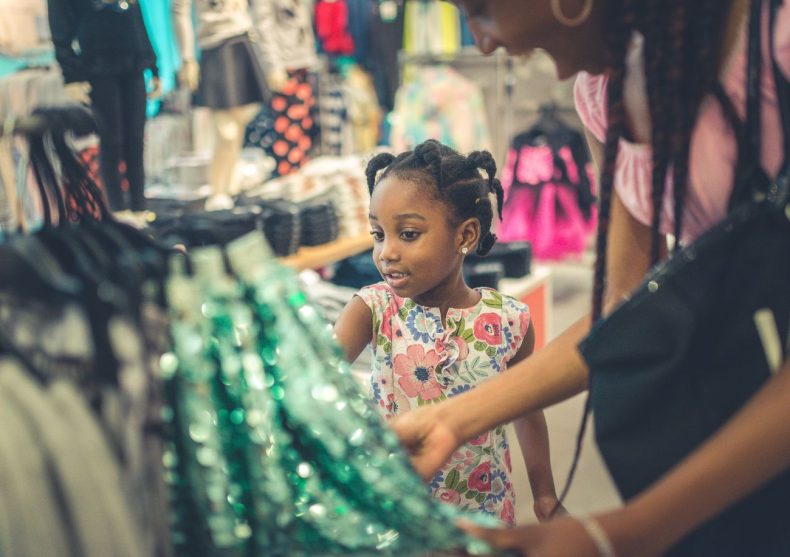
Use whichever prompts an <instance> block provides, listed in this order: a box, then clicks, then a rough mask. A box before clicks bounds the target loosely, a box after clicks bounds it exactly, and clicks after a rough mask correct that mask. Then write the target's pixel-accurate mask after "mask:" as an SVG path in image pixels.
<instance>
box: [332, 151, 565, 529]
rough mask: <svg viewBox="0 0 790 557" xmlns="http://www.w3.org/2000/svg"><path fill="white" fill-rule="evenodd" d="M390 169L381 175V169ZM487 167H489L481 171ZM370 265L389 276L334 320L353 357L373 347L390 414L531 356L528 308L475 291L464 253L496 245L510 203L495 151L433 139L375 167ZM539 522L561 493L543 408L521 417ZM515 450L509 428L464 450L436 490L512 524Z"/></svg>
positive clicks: (375, 382)
mask: <svg viewBox="0 0 790 557" xmlns="http://www.w3.org/2000/svg"><path fill="white" fill-rule="evenodd" d="M382 170H383V172H381V175H380V176H379V172H380V171H382ZM480 170H483V171H485V174H486V177H485V178H484V177H483V176H482V175H481V173H480ZM366 174H367V178H368V187H369V188H370V192H371V204H370V225H371V228H372V232H371V234H372V235H373V238H374V239H375V247H374V248H373V260H374V262H375V264H376V267H377V268H378V270H379V272H380V273H381V276H382V277H383V278H384V281H383V282H380V283H378V284H375V285H373V286H369V287H366V288H363V289H362V290H361V291H360V292H359V293H358V294H357V296H355V297H354V298H353V299H352V300H351V302H349V304H348V306H347V307H346V309H345V310H344V312H343V314H342V315H341V317H340V319H339V320H338V322H337V324H336V326H335V332H336V333H337V337H338V339H339V342H340V345H341V346H342V347H343V349H344V351H345V356H346V358H347V359H348V360H349V361H353V360H355V359H356V358H357V356H359V354H360V352H361V351H362V350H363V349H364V348H365V346H366V345H368V344H370V345H372V346H373V350H374V362H373V372H372V376H371V384H372V387H373V396H374V398H375V401H376V403H377V404H378V406H379V408H380V410H381V412H382V413H383V415H384V416H385V417H386V418H387V419H389V418H392V417H394V416H396V415H397V414H401V413H404V412H408V411H409V410H412V409H414V408H417V407H418V406H423V405H426V404H433V403H436V402H439V401H442V400H445V399H447V398H448V397H453V396H455V395H457V394H460V393H462V392H464V391H467V390H469V389H472V388H474V387H475V386H476V385H477V384H479V383H481V382H483V381H485V380H486V379H488V378H490V377H492V376H495V375H497V374H499V373H502V372H504V371H505V370H506V369H507V367H508V365H509V364H513V363H516V362H518V361H520V360H522V359H524V358H526V357H527V356H529V355H530V354H531V353H532V349H533V347H534V343H535V337H534V330H533V327H532V325H531V323H530V319H529V309H528V308H527V306H526V305H524V304H522V303H520V302H517V301H516V300H514V299H512V298H508V297H506V296H503V295H502V294H500V293H499V292H497V291H496V290H492V289H488V288H481V289H472V288H469V287H468V286H467V285H466V283H465V282H464V277H463V274H462V272H461V270H462V264H463V260H464V256H466V255H467V254H469V253H470V252H472V251H473V250H476V252H477V253H478V254H481V255H484V254H486V253H488V251H489V250H490V249H491V246H492V245H493V244H494V242H495V241H496V236H495V235H494V234H492V233H491V222H492V220H493V216H494V212H493V211H494V210H493V203H492V200H491V197H490V194H496V196H497V199H498V201H499V206H500V207H501V204H502V187H501V185H500V183H499V180H497V179H496V178H495V177H494V176H495V174H496V164H495V163H494V160H493V158H492V157H491V154H490V153H488V152H485V151H482V152H480V151H479V152H474V153H472V154H470V155H469V156H468V157H464V156H462V155H460V154H458V153H457V152H455V151H453V150H452V149H450V148H448V147H445V146H443V145H441V144H439V143H437V142H435V141H426V142H425V143H423V144H421V145H419V146H418V147H417V148H416V149H415V150H414V151H410V152H406V153H403V154H401V155H399V156H398V157H394V156H392V155H390V154H381V155H378V156H377V157H375V158H374V159H373V160H371V161H370V163H369V164H368V168H367V172H366ZM515 428H516V432H517V435H518V439H519V443H520V444H521V449H522V452H523V454H524V460H525V462H526V464H527V470H528V472H529V479H530V484H531V487H532V493H533V496H534V500H535V505H534V509H535V514H536V515H537V517H538V518H539V519H540V520H543V519H545V518H547V517H548V516H549V514H550V513H551V511H552V509H553V508H554V505H555V504H556V503H557V497H556V493H555V489H554V480H553V477H552V473H551V466H550V462H549V451H548V434H547V430H546V421H545V418H544V416H543V413H542V412H536V413H533V414H529V415H527V416H526V417H524V418H523V419H520V420H518V421H516V422H515ZM510 472H511V466H510V449H509V447H508V443H507V440H506V438H505V432H504V428H503V427H498V428H497V429H495V430H493V431H490V432H486V433H484V434H482V435H480V436H479V437H477V438H476V439H473V440H472V441H470V442H469V443H468V444H466V445H464V446H462V447H461V448H460V449H459V450H457V451H456V452H455V453H454V454H453V455H452V457H451V459H450V461H449V462H448V463H446V464H445V465H444V466H443V467H442V468H441V470H439V471H438V473H436V475H435V476H434V478H433V481H432V482H431V489H432V491H433V494H434V496H435V497H437V498H439V499H441V500H442V501H446V502H448V503H452V504H455V505H457V506H458V507H460V508H462V509H464V510H471V511H479V512H483V513H486V514H489V515H493V516H495V517H497V518H499V519H500V520H502V521H503V522H504V523H506V524H510V525H512V524H514V522H515V513H514V502H515V497H514V493H513V485H512V483H511V480H510Z"/></svg>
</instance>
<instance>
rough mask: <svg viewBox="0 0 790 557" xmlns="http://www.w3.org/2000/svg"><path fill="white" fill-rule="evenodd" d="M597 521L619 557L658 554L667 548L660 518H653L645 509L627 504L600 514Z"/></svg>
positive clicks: (643, 556)
mask: <svg viewBox="0 0 790 557" xmlns="http://www.w3.org/2000/svg"><path fill="white" fill-rule="evenodd" d="M594 520H595V523H596V524H597V525H598V526H599V527H600V530H601V532H602V533H603V534H604V535H605V536H606V538H607V540H608V541H609V543H611V546H612V549H613V550H614V554H615V555H616V556H618V557H625V556H629V557H658V556H659V555H661V554H662V553H663V552H664V551H666V549H667V544H666V543H665V541H664V540H663V536H661V534H660V523H659V521H657V520H653V519H651V518H650V517H649V515H647V514H645V513H644V512H643V509H640V508H635V507H634V506H632V505H626V506H625V507H623V508H621V509H617V510H615V511H612V512H608V513H605V514H601V515H597V516H596V517H595V519H594Z"/></svg>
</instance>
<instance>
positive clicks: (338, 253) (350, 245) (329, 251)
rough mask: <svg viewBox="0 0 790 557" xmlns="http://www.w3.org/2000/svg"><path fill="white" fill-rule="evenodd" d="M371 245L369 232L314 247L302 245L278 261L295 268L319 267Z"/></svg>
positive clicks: (371, 239) (366, 248)
mask: <svg viewBox="0 0 790 557" xmlns="http://www.w3.org/2000/svg"><path fill="white" fill-rule="evenodd" d="M372 247H373V237H372V236H371V235H370V234H367V233H366V234H363V235H360V236H353V237H350V238H341V239H339V240H336V241H334V242H330V243H328V244H324V245H322V246H315V247H303V248H301V249H300V250H299V251H298V252H296V253H295V254H293V255H289V256H288V257H283V258H282V259H281V260H280V261H281V262H282V263H283V264H285V265H288V266H289V267H293V268H295V269H297V270H300V271H302V270H304V269H320V268H321V267H326V266H327V265H331V264H332V263H335V262H337V261H341V260H343V259H345V258H347V257H351V256H353V255H357V254H359V253H362V252H363V251H366V250H369V249H370V248H372Z"/></svg>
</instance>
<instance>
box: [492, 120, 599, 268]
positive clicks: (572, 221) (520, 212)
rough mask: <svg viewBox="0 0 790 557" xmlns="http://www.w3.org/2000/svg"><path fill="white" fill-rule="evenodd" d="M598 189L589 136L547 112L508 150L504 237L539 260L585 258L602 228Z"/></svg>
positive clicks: (504, 180) (500, 233) (501, 233)
mask: <svg viewBox="0 0 790 557" xmlns="http://www.w3.org/2000/svg"><path fill="white" fill-rule="evenodd" d="M594 184H595V178H594V172H593V169H592V164H591V161H590V160H589V157H588V154H587V149H586V143H585V139H584V137H583V136H582V134H581V133H579V132H578V131H576V130H574V129H573V128H571V127H570V126H568V125H567V124H565V123H564V122H563V121H562V120H561V119H560V118H559V117H558V116H557V114H556V110H555V109H554V108H552V107H545V108H544V109H543V110H542V114H541V116H540V117H539V119H538V121H537V122H536V123H535V124H534V125H533V126H532V127H531V128H530V129H529V130H527V131H526V132H524V133H522V134H519V135H517V136H516V137H515V138H514V139H513V142H512V144H511V147H510V149H509V150H508V154H507V162H506V163H505V168H504V170H503V172H502V187H503V188H504V190H505V204H504V207H503V211H502V225H501V226H500V227H499V230H498V232H497V234H498V236H499V238H500V239H501V240H502V241H505V242H516V241H528V242H530V243H531V244H532V249H533V254H534V255H535V257H536V258H538V259H555V260H557V259H563V258H566V257H572V256H579V255H581V253H582V252H583V251H584V249H585V247H586V245H587V241H588V240H589V238H590V236H591V235H592V234H593V232H594V231H595V226H596V208H595V196H594V191H595V188H594Z"/></svg>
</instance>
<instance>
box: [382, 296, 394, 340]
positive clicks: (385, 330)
mask: <svg viewBox="0 0 790 557" xmlns="http://www.w3.org/2000/svg"><path fill="white" fill-rule="evenodd" d="M397 312H398V309H397V308H396V307H393V304H390V305H388V306H387V307H386V309H384V313H382V314H381V334H382V335H384V337H386V339H387V340H389V341H391V340H392V339H393V330H392V321H393V317H395V315H396V314H397Z"/></svg>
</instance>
